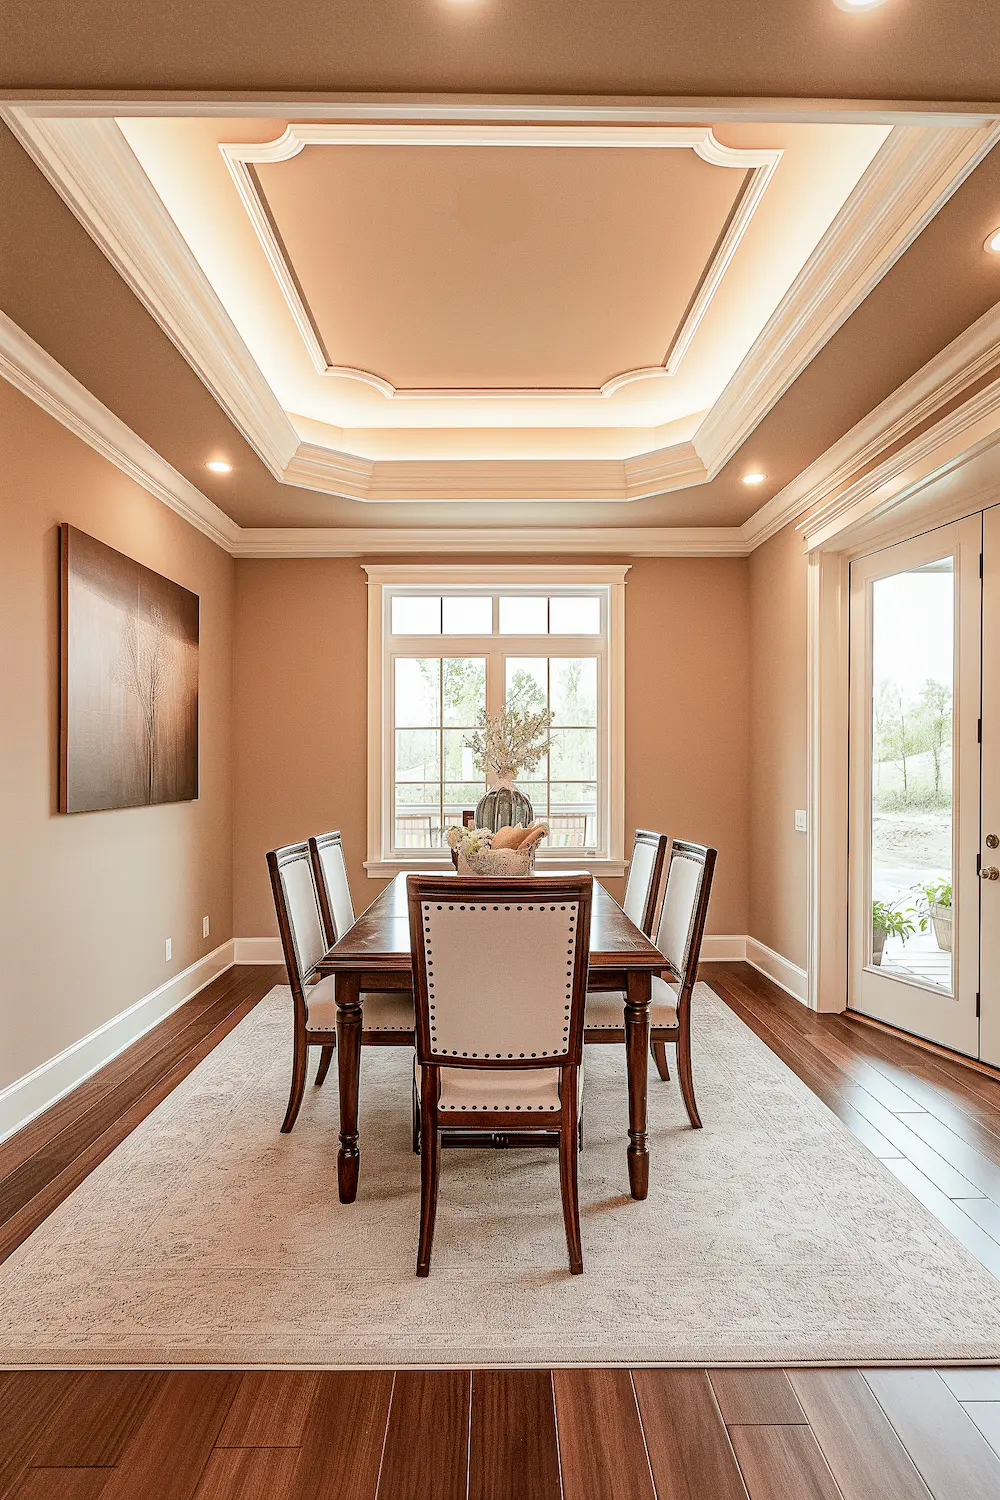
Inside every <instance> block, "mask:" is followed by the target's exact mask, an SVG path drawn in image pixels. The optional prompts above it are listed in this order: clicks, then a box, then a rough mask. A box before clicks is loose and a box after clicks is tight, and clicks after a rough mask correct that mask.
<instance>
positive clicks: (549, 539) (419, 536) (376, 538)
mask: <svg viewBox="0 0 1000 1500" xmlns="http://www.w3.org/2000/svg"><path fill="white" fill-rule="evenodd" d="M232 551H233V556H234V557H382V556H385V557H388V556H402V557H405V556H422V555H429V556H433V557H442V556H443V557H451V556H470V555H475V554H476V553H502V554H504V555H505V556H506V555H510V556H526V557H539V556H544V554H545V553H552V554H553V555H562V556H577V557H580V556H591V557H594V556H597V557H607V556H615V555H616V554H618V555H624V556H627V557H746V556H747V555H748V554H749V552H750V547H749V544H748V543H747V541H746V539H745V538H744V536H743V534H742V532H741V531H740V528H739V527H738V526H700V527H699V526H692V527H679V526H676V527H671V526H657V527H631V526H619V527H603V528H598V527H584V526H519V527H514V526H482V527H479V526H477V527H471V526H469V527H459V526H448V527H441V528H432V527H427V526H423V527H413V528H412V529H406V528H404V527H400V526H393V527H387V528H385V529H380V528H377V527H371V526H363V527H357V528H353V529H352V528H349V527H341V528H337V529H336V530H333V529H331V528H329V527H317V528H315V529H312V530H310V529H308V528H306V527H287V528H285V529H281V528H278V527H267V528H261V529H256V530H255V529H245V530H243V531H242V532H241V534H240V539H239V542H238V543H237V544H236V546H235V547H234V548H233V549H232ZM547 571H548V570H547Z"/></svg>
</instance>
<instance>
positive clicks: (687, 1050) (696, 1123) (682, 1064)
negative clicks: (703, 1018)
mask: <svg viewBox="0 0 1000 1500" xmlns="http://www.w3.org/2000/svg"><path fill="white" fill-rule="evenodd" d="M677 1071H678V1073H679V1074H680V1081H681V1094H682V1095H683V1097H684V1105H685V1108H686V1109H687V1112H688V1119H689V1120H690V1121H691V1129H692V1130H700V1129H701V1115H700V1114H699V1113H698V1106H697V1104H696V1103H695V1098H694V1075H693V1073H692V1072H691V1033H690V1031H689V1030H688V1028H687V1027H686V1026H682V1027H681V1029H680V1031H679V1032H678V1035H677Z"/></svg>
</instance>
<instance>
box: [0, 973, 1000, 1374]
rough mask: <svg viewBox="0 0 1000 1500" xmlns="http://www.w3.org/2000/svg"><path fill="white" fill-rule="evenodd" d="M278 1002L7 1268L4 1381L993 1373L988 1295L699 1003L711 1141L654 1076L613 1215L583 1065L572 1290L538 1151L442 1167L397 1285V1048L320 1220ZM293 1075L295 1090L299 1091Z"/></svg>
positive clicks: (324, 1139)
mask: <svg viewBox="0 0 1000 1500" xmlns="http://www.w3.org/2000/svg"><path fill="white" fill-rule="evenodd" d="M290 1035H291V1000H290V996H289V992H288V991H287V989H276V990H274V991H272V993H271V994H270V995H269V996H268V997H267V998H266V999H265V1000H264V1001H263V1002H262V1003H261V1004H260V1005H259V1006H257V1008H256V1009H255V1010H254V1011H252V1012H251V1014H250V1015H249V1016H248V1017H247V1018H246V1019H245V1020H244V1021H243V1022H242V1023H241V1024H240V1025H239V1026H238V1027H237V1028H236V1029H235V1030H234V1031H233V1032H232V1033H231V1034H230V1035H229V1036H228V1037H227V1038H226V1040H225V1041H224V1042H223V1043H222V1044H221V1045H220V1046H219V1047H217V1048H216V1050H215V1051H214V1052H212V1053H211V1055H210V1056H209V1057H208V1058H206V1059H205V1061H204V1062H202V1063H201V1064H200V1066H199V1067H198V1068H196V1069H195V1070H194V1072H192V1073H191V1074H190V1075H189V1077H188V1078H187V1079H186V1080H185V1081H184V1082H183V1083H182V1084H181V1085H180V1086H179V1087H178V1088H177V1089H176V1090H175V1091H174V1092H173V1093H172V1094H171V1095H170V1096H169V1098H168V1099H167V1100H165V1101H164V1103H163V1104H161V1105H160V1106H159V1108H157V1109H156V1110H155V1111H154V1112H153V1113H152V1114H151V1115H149V1116H148V1118H147V1119H146V1120H145V1121H144V1122H143V1123H142V1124H141V1125H140V1126H139V1127H138V1129H136V1130H135V1131H134V1132H133V1133H132V1135H130V1136H129V1137H128V1138H127V1140H126V1141H125V1142H124V1143H123V1144H122V1145H121V1146H119V1147H118V1149H117V1150H116V1151H114V1152H113V1153H112V1155H111V1156H110V1157H109V1158H108V1159H107V1161H105V1162H104V1163H103V1164H102V1165H101V1166H100V1167H98V1168H97V1170H96V1171H94V1172H93V1173H92V1174H91V1175H90V1176H89V1177H88V1178H87V1179H86V1181H85V1182H84V1183H83V1184H82V1185H81V1186H80V1187H79V1188H78V1189H77V1190H76V1192H74V1193H73V1194H72V1195H71V1196H70V1197H69V1198H68V1199H67V1200H66V1201H65V1202H64V1203H63V1204H62V1205H61V1206H60V1207H59V1208H58V1209H57V1210H56V1211H55V1213H53V1214H52V1216H51V1217H50V1218H49V1219H47V1220H46V1221H45V1223H44V1224H42V1225H41V1226H40V1227H39V1228H38V1229H37V1230H36V1231H35V1233H34V1234H32V1235H31V1237H30V1238H29V1239H28V1240H26V1241H25V1243H24V1244H23V1245H22V1246H21V1247H20V1248H19V1249H18V1250H17V1251H16V1252H15V1254H14V1255H13V1256H12V1257H11V1258H10V1259H9V1260H8V1261H7V1263H6V1264H5V1265H4V1266H3V1267H0V1363H3V1364H7V1365H64V1364H87V1365H99V1364H116V1365H136V1364H156V1365H171V1364H183V1365H197V1364H216V1365H241V1366H243V1365H285V1364H290V1365H299V1364H301V1365H324V1366H352V1367H357V1366H369V1365H384V1366H395V1367H400V1366H408V1365H417V1366H428V1365H459V1366H469V1365H532V1364H536V1365H545V1366H550V1365H557V1364H567V1363H570V1364H571V1363H581V1364H588V1365H593V1364H619V1363H626V1364H632V1365H635V1364H643V1363H655V1364H676V1365H684V1364H694V1365H706V1364H707V1365H713V1364H740V1365H743V1364H758V1363H759V1364H798V1363H824V1364H833V1363H846V1364H852V1365H853V1364H864V1363H869V1362H870V1363H883V1362H886V1363H892V1362H900V1361H917V1362H929V1363H932V1362H933V1363H941V1362H949V1361H961V1362H963V1363H965V1362H975V1361H982V1360H987V1361H989V1360H996V1359H997V1358H998V1356H1000V1281H997V1280H996V1279H995V1278H994V1277H992V1276H991V1275H990V1273H989V1272H988V1271H986V1270H985V1269H984V1268H983V1267H982V1266H981V1265H980V1264H979V1263H978V1261H976V1260H975V1259H974V1258H973V1257H972V1255H971V1254H970V1253H969V1252H968V1251H967V1250H965V1248H964V1247H963V1246H962V1245H960V1244H959V1243H958V1242H957V1241H956V1240H954V1239H953V1238H952V1237H951V1236H950V1235H949V1234H948V1232H947V1231H946V1230H945V1229H944V1228H943V1227H942V1226H941V1225H940V1224H938V1222H937V1221H936V1220H935V1219H934V1218H932V1217H931V1216H930V1215H929V1214H928V1213H927V1212H926V1210H925V1209H924V1208H923V1207H922V1206H921V1204H919V1203H918V1202H917V1200H916V1199H915V1198H914V1197H912V1196H911V1194H910V1193H909V1192H908V1191H907V1189H906V1188H905V1187H903V1186H902V1184H901V1183H899V1182H898V1181H897V1180H896V1179H895V1178H894V1177H893V1176H892V1175H891V1174H890V1173H889V1172H888V1171H887V1170H886V1169H885V1168H884V1167H883V1166H882V1165H881V1163H880V1162H879V1161H877V1160H876V1159H875V1158H874V1157H873V1156H871V1155H870V1154H869V1152H868V1151H867V1150H866V1149H865V1147H864V1146H862V1145H861V1144H860V1142H859V1141H857V1140H856V1139H855V1138H854V1137H853V1136H852V1135H851V1134H850V1132H849V1131H848V1130H846V1128H845V1127H844V1126H842V1125H841V1123H840V1121H839V1120H837V1119H836V1117H835V1116H834V1115H833V1114H831V1112H830V1111H829V1110H828V1109H827V1108H826V1106H825V1105H824V1104H822V1103H821V1102H820V1100H818V1099H817V1098H816V1097H815V1096H814V1095H813V1094H812V1093H810V1091H809V1090H808V1089H807V1088H806V1087H805V1085H804V1084H802V1083H801V1082H800V1081H799V1079H798V1078H796V1077H795V1075H794V1074H793V1073H791V1072H790V1071H789V1069H788V1068H786V1067H785V1065H784V1064H783V1063H782V1062H781V1061H780V1060H779V1059H778V1058H777V1057H775V1056H774V1054H773V1053H771V1052H770V1051H769V1050H768V1049H767V1048H766V1047H765V1046H764V1045H763V1044H762V1043H761V1042H760V1041H759V1040H758V1039H757V1037H756V1036H754V1034H753V1033H752V1032H751V1031H750V1030H749V1029H748V1028H747V1027H746V1026H744V1024H743V1023H742V1022H741V1021H740V1020H739V1019H738V1018H737V1017H736V1016H735V1015H733V1013H732V1012H731V1011H730V1010H729V1009H728V1008H727V1007H726V1006H725V1005H724V1004H723V1003H722V1001H721V1000H719V999H718V998H717V996H716V995H715V994H714V993H713V992H712V991H711V990H710V989H709V988H708V987H707V986H705V985H699V986H698V989H697V991H696V998H695V1009H694V1059H695V1075H696V1079H697V1086H698V1098H699V1103H700V1107H701V1113H702V1116H703V1118H704V1121H705V1128H704V1130H701V1131H692V1130H691V1129H689V1127H688V1123H687V1117H686V1115H685V1112H684V1108H683V1105H682V1103H681V1099H680V1095H679V1091H678V1088H677V1084H676V1082H675V1081H671V1082H670V1083H665V1084H664V1083H660V1082H659V1080H658V1079H657V1078H656V1076H655V1073H651V1077H650V1085H649V1099H650V1110H649V1114H650V1144H651V1149H652V1165H651V1172H650V1191H649V1197H648V1199H647V1200H646V1202H644V1203H636V1202H633V1201H632V1200H631V1199H630V1198H629V1197H628V1196H627V1172H626V1163H625V1064H624V1054H623V1051H622V1049H621V1048H618V1047H592V1048H589V1049H588V1053H587V1080H586V1144H585V1149H584V1152H583V1156H582V1160H581V1182H580V1195H581V1207H582V1220H583V1250H584V1266H585V1270H584V1274H583V1275H582V1276H574V1277H571V1276H570V1275H569V1271H568V1267H567V1262H566V1249H565V1241H564V1238H563V1228H562V1219H561V1213H560V1208H559V1191H558V1169H557V1160H556V1154H555V1152H553V1151H546V1150H539V1149H532V1150H527V1151H516V1150H510V1151H457V1150H456V1151H449V1152H446V1153H445V1154H444V1156H443V1161H442V1174H441V1192H440V1203H439V1208H438V1221H437V1234H436V1239H435V1244H434V1258H433V1264H432V1267H431V1274H430V1277H429V1278H428V1279H427V1280H426V1281H423V1280H421V1281H418V1280H417V1278H416V1277H415V1276H414V1259H415V1254H416V1241H417V1216H418V1203H419V1162H418V1158H417V1157H415V1156H414V1155H413V1154H412V1151H411V1147H410V1069H411V1057H412V1054H411V1053H410V1052H409V1050H408V1049H403V1048H396V1049H389V1048H379V1049H374V1048H371V1049H365V1053H364V1060H363V1064H362V1088H361V1147H362V1161H361V1183H360V1190H359V1194H358V1200H357V1202H356V1203H355V1204H353V1205H350V1206H344V1205H341V1204H340V1203H339V1202H338V1201H337V1191H336V1149H337V1083H336V1068H333V1069H332V1070H331V1073H330V1077H329V1080H328V1082H327V1083H326V1084H325V1086H324V1087H323V1088H322V1089H317V1088H314V1087H313V1086H312V1085H311V1084H310V1086H309V1088H308V1090H307V1095H306V1100H305V1103H304V1105H303V1108H302V1113H301V1114H300V1116H299V1121H298V1124H297V1125H296V1127H295V1130H294V1132H293V1133H292V1134H291V1135H289V1136H283V1135H281V1134H280V1133H279V1130H278V1127H279V1125H280V1122H281V1119H282V1115H283V1112H284V1108H285V1101H286V1097H287V1091H288V1081H289V1077H290V1050H291V1049H290ZM310 1076H311V1074H310Z"/></svg>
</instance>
